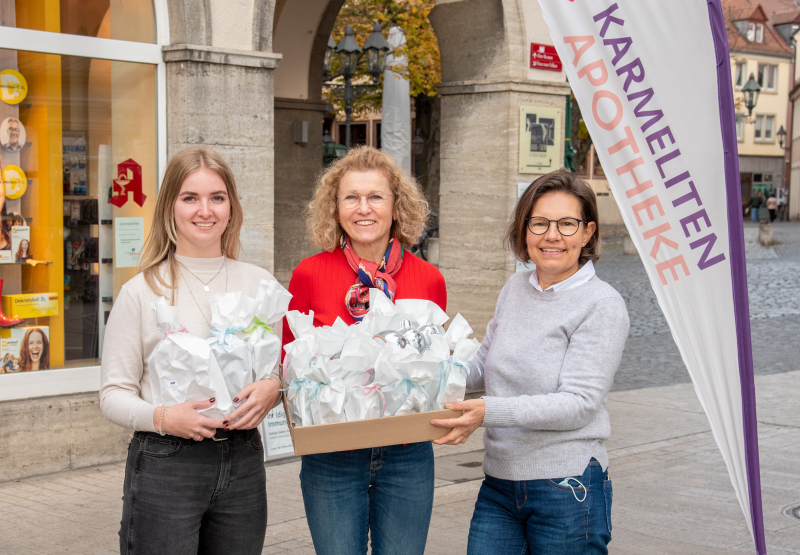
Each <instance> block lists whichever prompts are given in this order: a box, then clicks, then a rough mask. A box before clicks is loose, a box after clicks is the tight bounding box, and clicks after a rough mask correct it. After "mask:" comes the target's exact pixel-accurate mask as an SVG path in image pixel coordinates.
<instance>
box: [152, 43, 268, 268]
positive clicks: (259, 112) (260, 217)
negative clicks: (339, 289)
mask: <svg viewBox="0 0 800 555" xmlns="http://www.w3.org/2000/svg"><path fill="white" fill-rule="evenodd" d="M280 58H281V56H280V54H273V53H268V52H256V51H247V50H232V49H226V48H218V47H213V46H199V45H190V44H175V45H170V46H165V47H164V61H165V62H166V64H167V143H168V144H167V150H168V155H169V156H172V155H173V154H175V153H177V152H179V151H181V150H183V149H184V148H186V147H188V146H192V145H199V146H204V147H208V148H212V149H214V150H216V151H217V152H219V153H220V154H222V156H223V157H224V158H225V160H226V161H227V162H228V163H229V164H230V166H231V168H232V169H233V173H234V176H235V177H236V187H237V191H238V194H239V200H240V201H241V203H242V206H243V207H244V226H243V227H242V235H241V237H242V245H243V247H244V250H243V252H242V253H241V259H242V260H244V261H245V262H250V263H252V264H255V265H257V266H261V267H263V268H266V269H267V270H269V271H272V270H273V267H274V260H275V252H274V232H275V219H274V200H273V199H274V181H273V178H274V161H275V159H274V150H273V149H274V135H273V133H274V128H275V121H274V115H273V96H274V92H273V91H274V89H273V70H274V69H275V68H276V67H277V65H278V60H279V59H280Z"/></svg>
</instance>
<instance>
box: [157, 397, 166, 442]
mask: <svg viewBox="0 0 800 555" xmlns="http://www.w3.org/2000/svg"><path fill="white" fill-rule="evenodd" d="M166 414H167V404H166V403H162V405H161V419H160V420H159V421H158V435H161V436H164V435H166V433H165V432H164V417H165V416H166Z"/></svg>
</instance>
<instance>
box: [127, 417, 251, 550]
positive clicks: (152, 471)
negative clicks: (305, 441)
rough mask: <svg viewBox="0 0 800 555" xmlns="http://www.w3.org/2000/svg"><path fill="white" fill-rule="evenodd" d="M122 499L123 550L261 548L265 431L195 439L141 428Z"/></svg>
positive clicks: (134, 441) (130, 454) (131, 448)
mask: <svg viewBox="0 0 800 555" xmlns="http://www.w3.org/2000/svg"><path fill="white" fill-rule="evenodd" d="M122 501H123V504H122V522H121V523H120V531H119V546H120V553H121V554H122V555H146V554H152V555H167V554H169V555H184V554H185V555H189V554H191V555H205V554H208V555H212V554H213V555H228V554H231V555H233V554H236V555H249V554H253V555H258V554H260V553H261V550H262V549H263V546H264V535H265V534H266V531H267V482H266V474H265V472H264V447H263V445H262V443H261V436H260V434H259V433H258V430H257V429H253V430H247V431H246V432H243V433H240V434H239V435H237V436H236V437H233V438H231V439H228V440H225V441H213V440H211V439H204V440H203V441H199V442H196V441H194V440H186V439H181V438H178V437H174V436H169V435H168V436H164V437H161V436H159V435H158V434H154V433H150V432H148V433H145V432H136V433H135V434H134V437H133V439H132V440H131V443H130V445H129V446H128V463H127V466H126V468H125V485H124V487H123V497H122Z"/></svg>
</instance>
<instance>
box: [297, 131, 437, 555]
mask: <svg viewBox="0 0 800 555" xmlns="http://www.w3.org/2000/svg"><path fill="white" fill-rule="evenodd" d="M308 213H309V216H308V220H307V222H306V224H307V227H308V231H309V235H310V238H311V242H312V243H314V244H315V245H316V246H317V247H319V248H320V249H321V250H322V251H323V252H321V253H319V254H317V255H314V256H312V257H310V258H306V259H305V260H303V261H302V262H301V263H300V264H299V265H298V266H297V268H295V269H294V271H293V272H292V279H291V282H290V283H289V292H290V293H292V295H294V296H293V297H292V300H291V302H290V304H289V310H299V311H301V312H303V313H305V314H308V313H310V311H312V310H313V311H314V325H315V326H323V325H331V324H333V323H334V321H335V320H336V318H337V317H339V318H341V319H342V320H343V321H344V322H345V323H346V324H348V325H351V324H354V323H355V322H357V321H360V320H361V319H362V318H363V317H364V315H366V313H367V312H368V311H369V289H370V288H371V287H375V288H379V289H381V290H382V291H383V292H384V293H385V294H386V296H387V297H388V298H389V299H391V300H397V299H427V300H430V301H433V302H435V303H436V304H438V305H439V306H440V307H441V308H442V310H445V309H446V305H447V289H446V288H445V283H444V278H443V277H442V274H440V273H439V270H437V269H436V267H434V266H433V265H431V264H429V263H428V262H425V261H424V260H421V259H420V258H417V257H416V256H414V255H413V254H411V253H410V252H409V251H408V250H406V249H408V248H409V247H411V246H412V245H414V244H416V243H417V241H418V240H419V238H420V237H421V236H422V233H423V232H424V229H425V221H426V219H427V218H428V213H429V211H428V203H427V201H426V200H425V197H424V195H423V193H422V190H421V188H420V186H419V184H417V182H416V181H415V180H414V178H413V177H411V176H410V175H409V174H408V173H407V172H405V171H403V170H402V169H401V168H400V167H399V166H398V164H397V162H395V160H394V159H393V158H391V157H390V156H387V155H386V154H384V153H382V152H381V151H379V150H377V149H374V148H371V147H366V146H360V147H355V148H353V149H352V150H350V152H349V153H348V154H347V155H346V156H345V157H344V158H341V159H339V160H338V161H336V162H334V163H333V164H331V165H330V166H329V167H328V168H327V169H326V170H325V171H324V172H323V173H322V174H321V176H320V177H319V179H318V180H317V186H316V188H315V190H314V197H313V199H312V200H311V202H310V203H309V207H308ZM283 333H284V335H283V341H284V344H285V343H289V342H291V341H293V340H294V337H293V336H292V333H291V330H290V329H289V326H288V324H285V325H284V331H283ZM300 484H301V486H302V491H303V504H304V505H305V510H306V518H307V520H308V527H309V529H310V530H311V539H312V540H313V542H314V549H315V550H316V552H317V554H318V555H365V554H366V553H367V539H368V537H369V539H370V540H371V545H372V553H374V554H375V555H388V554H398V555H400V554H402V555H423V553H424V551H425V543H426V541H427V539H428V527H429V525H430V520H431V512H432V509H433V485H434V467H433V447H432V445H431V443H430V442H429V441H426V442H422V443H409V444H407V445H390V446H387V447H376V448H374V449H356V450H355V451H343V452H338V453H324V454H319V455H303V458H302V470H301V472H300Z"/></svg>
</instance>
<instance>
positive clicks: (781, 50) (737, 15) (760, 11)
mask: <svg viewBox="0 0 800 555" xmlns="http://www.w3.org/2000/svg"><path fill="white" fill-rule="evenodd" d="M787 2H790V3H791V4H792V5H793V4H794V2H793V0H772V1H770V2H769V6H770V8H774V7H776V5H777V4H787ZM786 7H787V8H788V9H787V10H785V11H789V10H791V9H793V8H792V6H790V5H788V4H787V5H786ZM782 11H784V10H782ZM722 12H723V14H724V16H725V27H726V32H727V34H728V48H729V49H730V51H731V52H741V53H753V54H767V55H772V56H781V57H785V58H791V57H792V56H793V53H792V49H791V48H790V47H789V45H788V44H786V41H785V40H783V37H782V36H781V35H780V33H778V31H776V30H775V28H774V27H773V26H772V23H771V22H770V21H771V19H772V17H771V15H772V14H770V15H767V11H765V9H764V7H763V5H762V3H760V2H754V1H750V0H723V1H722ZM736 21H752V22H754V23H763V25H764V39H763V41H762V42H750V41H748V40H747V37H746V36H745V35H744V34H743V33H741V32H740V31H739V30H738V29H737V27H736V25H735V22H736Z"/></svg>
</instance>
